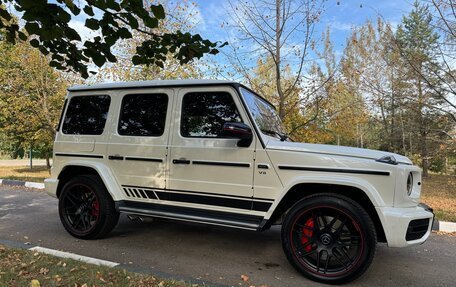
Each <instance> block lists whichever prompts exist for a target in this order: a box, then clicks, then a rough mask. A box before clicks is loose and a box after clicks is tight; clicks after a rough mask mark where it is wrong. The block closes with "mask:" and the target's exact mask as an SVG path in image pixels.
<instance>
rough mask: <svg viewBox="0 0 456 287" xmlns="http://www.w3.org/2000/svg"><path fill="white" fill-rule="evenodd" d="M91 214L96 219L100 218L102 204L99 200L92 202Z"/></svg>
mask: <svg viewBox="0 0 456 287" xmlns="http://www.w3.org/2000/svg"><path fill="white" fill-rule="evenodd" d="M90 213H91V215H92V216H94V217H98V215H99V214H100V203H99V202H98V199H95V200H94V201H93V202H92V211H91V212H90Z"/></svg>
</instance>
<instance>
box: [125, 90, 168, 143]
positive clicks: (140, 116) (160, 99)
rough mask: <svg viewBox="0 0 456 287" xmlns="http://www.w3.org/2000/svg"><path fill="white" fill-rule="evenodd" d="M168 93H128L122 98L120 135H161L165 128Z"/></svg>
mask: <svg viewBox="0 0 456 287" xmlns="http://www.w3.org/2000/svg"><path fill="white" fill-rule="evenodd" d="M167 108H168V96H167V95H166V94H144V95H126V96H125V97H124V98H123V100H122V110H121V112H120V120H119V128H118V132H119V134H120V135H127V136H161V135H162V134H163V131H164V130H165V120H166V110H167Z"/></svg>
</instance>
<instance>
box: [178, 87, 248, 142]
mask: <svg viewBox="0 0 456 287" xmlns="http://www.w3.org/2000/svg"><path fill="white" fill-rule="evenodd" d="M194 93H225V94H228V95H229V96H230V97H231V99H232V100H233V103H234V106H235V107H236V110H237V112H238V114H239V117H240V118H241V121H240V123H245V121H244V118H243V117H242V113H241V111H240V110H239V107H238V105H237V104H236V101H235V100H234V97H233V94H232V93H230V92H228V91H223V90H221V91H189V92H186V93H185V94H184V95H183V96H182V100H181V101H180V103H181V105H180V119H179V135H180V136H181V137H183V138H187V139H188V138H189V139H225V140H233V138H229V137H223V136H216V137H209V136H184V135H183V134H182V119H183V116H184V113H183V109H184V98H185V96H187V95H188V94H194Z"/></svg>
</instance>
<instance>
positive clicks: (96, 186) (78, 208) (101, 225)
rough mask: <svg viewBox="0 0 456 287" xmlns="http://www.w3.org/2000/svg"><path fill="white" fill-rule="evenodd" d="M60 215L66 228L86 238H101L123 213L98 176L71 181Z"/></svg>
mask: <svg viewBox="0 0 456 287" xmlns="http://www.w3.org/2000/svg"><path fill="white" fill-rule="evenodd" d="M59 215H60V220H61V221H62V224H63V226H64V227H65V229H66V230H67V231H68V232H69V233H70V234H71V235H73V236H74V237H77V238H82V239H94V238H101V237H103V236H105V235H106V234H107V233H109V232H110V231H111V230H112V229H113V228H114V227H115V225H116V224H117V221H118V219H119V213H118V212H117V211H116V210H115V205H114V201H113V200H112V198H111V196H110V195H109V193H108V192H107V190H106V187H105V186H104V185H103V183H102V182H101V181H100V179H99V178H98V177H95V176H90V175H87V176H77V177H75V178H73V179H71V180H70V181H68V182H67V183H66V184H65V185H64V187H63V189H62V192H61V194H60V196H59Z"/></svg>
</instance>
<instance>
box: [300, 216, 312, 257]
mask: <svg viewBox="0 0 456 287" xmlns="http://www.w3.org/2000/svg"><path fill="white" fill-rule="evenodd" d="M313 228H314V220H313V218H309V219H307V221H306V224H304V227H303V228H302V235H303V236H302V239H301V243H302V245H306V244H307V243H308V242H309V241H310V239H309V238H310V237H312V235H313ZM304 250H305V251H306V252H310V251H311V250H312V244H308V245H306V247H304Z"/></svg>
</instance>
